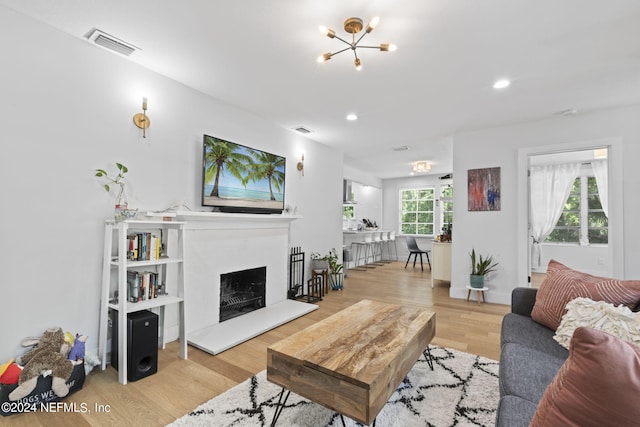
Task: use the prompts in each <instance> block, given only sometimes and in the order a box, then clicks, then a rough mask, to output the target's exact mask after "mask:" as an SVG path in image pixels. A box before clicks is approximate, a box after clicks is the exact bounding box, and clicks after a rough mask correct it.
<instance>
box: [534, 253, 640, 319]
mask: <svg viewBox="0 0 640 427" xmlns="http://www.w3.org/2000/svg"><path fill="white" fill-rule="evenodd" d="M576 298H589V299H591V300H593V301H605V302H608V303H609V304H613V305H615V306H618V305H620V304H623V305H625V306H627V307H629V308H630V309H632V310H633V309H634V308H635V307H636V305H638V302H639V301H640V280H618V279H610V278H606V277H598V276H592V275H590V274H587V273H581V272H579V271H576V270H573V269H571V268H569V267H567V266H566V265H563V264H561V263H559V262H558V261H555V260H551V261H549V266H548V267H547V275H546V277H545V278H544V280H543V281H542V283H541V284H540V289H538V292H537V294H536V302H535V304H534V306H533V310H532V312H531V318H532V319H533V320H535V321H536V322H538V323H540V324H542V325H545V326H546V327H548V328H551V329H553V330H554V331H555V330H556V329H558V326H560V321H561V320H562V316H563V315H564V314H565V312H566V308H565V307H566V305H567V303H569V301H572V300H574V299H576Z"/></svg>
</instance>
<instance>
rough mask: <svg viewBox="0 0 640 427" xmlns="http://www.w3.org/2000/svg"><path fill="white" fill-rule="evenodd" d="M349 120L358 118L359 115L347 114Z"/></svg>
mask: <svg viewBox="0 0 640 427" xmlns="http://www.w3.org/2000/svg"><path fill="white" fill-rule="evenodd" d="M347 120H349V121H350V122H352V121H354V120H358V115H357V114H354V113H350V114H347Z"/></svg>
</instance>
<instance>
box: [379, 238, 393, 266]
mask: <svg viewBox="0 0 640 427" xmlns="http://www.w3.org/2000/svg"><path fill="white" fill-rule="evenodd" d="M390 234H391V232H390V231H383V232H382V233H380V237H381V238H382V242H381V243H380V261H381V262H384V263H385V264H389V263H391V262H393V261H392V260H391V248H390V247H389V244H390V243H391V239H390V238H389V235H390ZM385 249H386V250H387V253H388V254H389V258H387V259H385V258H384V250H385Z"/></svg>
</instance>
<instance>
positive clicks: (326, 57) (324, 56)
mask: <svg viewBox="0 0 640 427" xmlns="http://www.w3.org/2000/svg"><path fill="white" fill-rule="evenodd" d="M330 59H331V53H330V52H326V53H323V54H322V55H320V56H318V59H317V60H316V61H318V62H326V61H328V60H330Z"/></svg>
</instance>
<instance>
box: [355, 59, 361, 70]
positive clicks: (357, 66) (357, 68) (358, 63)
mask: <svg viewBox="0 0 640 427" xmlns="http://www.w3.org/2000/svg"><path fill="white" fill-rule="evenodd" d="M353 62H354V64H356V70H358V71H360V70H362V64H361V63H360V58H356V59H355V60H354V61H353Z"/></svg>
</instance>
